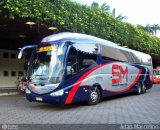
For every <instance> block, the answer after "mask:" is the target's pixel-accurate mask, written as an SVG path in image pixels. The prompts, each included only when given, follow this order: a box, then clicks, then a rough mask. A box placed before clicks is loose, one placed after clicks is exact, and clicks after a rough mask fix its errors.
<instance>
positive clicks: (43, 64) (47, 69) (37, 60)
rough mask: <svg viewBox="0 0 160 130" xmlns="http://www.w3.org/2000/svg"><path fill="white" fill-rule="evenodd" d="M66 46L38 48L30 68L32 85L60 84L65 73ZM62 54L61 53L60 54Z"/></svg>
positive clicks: (29, 73) (29, 75)
mask: <svg viewBox="0 0 160 130" xmlns="http://www.w3.org/2000/svg"><path fill="white" fill-rule="evenodd" d="M64 48H65V46H63V47H60V46H59V45H54V46H53V45H50V46H43V47H38V48H37V51H35V52H34V53H33V56H32V58H31V60H30V64H29V68H28V77H29V79H30V82H32V83H59V82H60V81H61V79H62V75H63V71H64V65H63V61H64V56H65V49H64ZM60 52H61V53H60Z"/></svg>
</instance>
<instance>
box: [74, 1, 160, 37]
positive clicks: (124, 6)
mask: <svg viewBox="0 0 160 130" xmlns="http://www.w3.org/2000/svg"><path fill="white" fill-rule="evenodd" d="M72 1H76V2H79V3H81V4H87V5H91V4H92V2H94V1H95V2H97V3H99V5H102V4H103V3H107V4H108V5H109V6H110V7H111V9H113V8H115V9H116V14H117V15H119V14H122V15H123V16H127V17H128V19H126V20H125V21H126V22H129V23H131V24H133V25H136V24H140V25H143V26H146V24H160V0H72ZM159 36H160V32H159V34H158V37H159Z"/></svg>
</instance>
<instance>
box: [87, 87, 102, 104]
mask: <svg viewBox="0 0 160 130" xmlns="http://www.w3.org/2000/svg"><path fill="white" fill-rule="evenodd" d="M100 98H101V94H100V91H99V89H98V88H96V87H94V88H92V89H91V90H90V92H89V97H88V100H87V104H88V105H96V104H97V103H99V101H100Z"/></svg>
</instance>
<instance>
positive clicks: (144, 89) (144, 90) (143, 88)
mask: <svg viewBox="0 0 160 130" xmlns="http://www.w3.org/2000/svg"><path fill="white" fill-rule="evenodd" d="M146 89H147V88H146V84H145V83H143V84H142V94H144V93H146Z"/></svg>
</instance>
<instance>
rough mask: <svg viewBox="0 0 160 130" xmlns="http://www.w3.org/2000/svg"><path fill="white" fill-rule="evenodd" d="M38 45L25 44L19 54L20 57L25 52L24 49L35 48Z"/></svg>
mask: <svg viewBox="0 0 160 130" xmlns="http://www.w3.org/2000/svg"><path fill="white" fill-rule="evenodd" d="M36 47H37V45H30V46H24V47H22V48H21V50H20V52H19V54H18V59H21V58H22V55H23V52H24V50H26V49H35V48H36Z"/></svg>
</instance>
